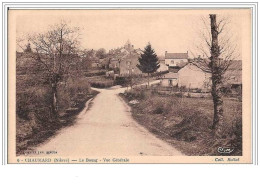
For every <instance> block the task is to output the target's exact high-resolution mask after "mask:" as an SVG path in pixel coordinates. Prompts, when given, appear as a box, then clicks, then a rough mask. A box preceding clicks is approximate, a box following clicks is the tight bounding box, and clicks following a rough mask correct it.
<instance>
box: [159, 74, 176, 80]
mask: <svg viewBox="0 0 260 191" xmlns="http://www.w3.org/2000/svg"><path fill="white" fill-rule="evenodd" d="M177 78H178V73H173V72H169V73H167V74H165V75H163V76H162V77H161V79H177Z"/></svg>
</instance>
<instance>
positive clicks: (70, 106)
mask: <svg viewBox="0 0 260 191" xmlns="http://www.w3.org/2000/svg"><path fill="white" fill-rule="evenodd" d="M18 77H19V76H18ZM22 81H23V80H21V79H19V81H18V82H19V83H21V82H22ZM30 81H31V80H30ZM23 89H24V88H22V89H21V86H19V88H17V94H16V99H17V101H16V103H17V104H16V105H17V108H16V119H17V120H16V153H17V155H20V154H23V153H24V151H26V150H30V149H31V148H33V147H35V146H37V145H38V144H40V143H42V142H44V141H46V140H47V139H49V138H50V137H52V136H54V135H55V134H56V133H57V131H58V130H60V129H61V128H64V127H66V126H68V125H71V124H73V122H74V121H75V118H76V116H77V114H78V113H79V112H80V111H82V109H83V108H84V106H85V103H86V102H87V101H88V100H89V99H91V98H93V97H94V96H95V95H97V93H98V92H97V91H94V90H91V89H90V86H89V84H88V82H87V80H86V79H84V78H81V79H74V80H69V81H68V82H67V83H66V84H64V83H61V84H60V85H59V87H58V106H59V108H58V116H57V117H54V116H53V115H52V113H51V110H50V95H51V94H50V87H49V86H30V87H29V88H28V86H27V88H26V89H25V90H23Z"/></svg>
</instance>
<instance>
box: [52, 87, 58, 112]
mask: <svg viewBox="0 0 260 191" xmlns="http://www.w3.org/2000/svg"><path fill="white" fill-rule="evenodd" d="M51 86H52V87H51V89H52V91H51V94H52V95H51V110H52V114H53V116H54V117H56V116H57V84H55V83H52V84H51Z"/></svg>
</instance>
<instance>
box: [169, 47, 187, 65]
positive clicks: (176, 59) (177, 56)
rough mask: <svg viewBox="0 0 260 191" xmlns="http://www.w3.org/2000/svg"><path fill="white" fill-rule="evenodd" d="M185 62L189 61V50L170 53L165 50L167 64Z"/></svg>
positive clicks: (181, 63)
mask: <svg viewBox="0 0 260 191" xmlns="http://www.w3.org/2000/svg"><path fill="white" fill-rule="evenodd" d="M184 63H188V51H187V53H168V52H167V51H165V64H166V65H167V66H169V67H171V66H178V65H183V64H184Z"/></svg>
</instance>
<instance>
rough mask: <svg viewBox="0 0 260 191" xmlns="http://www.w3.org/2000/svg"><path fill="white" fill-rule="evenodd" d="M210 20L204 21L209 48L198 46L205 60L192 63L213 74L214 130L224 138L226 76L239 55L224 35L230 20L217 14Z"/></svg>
mask: <svg viewBox="0 0 260 191" xmlns="http://www.w3.org/2000/svg"><path fill="white" fill-rule="evenodd" d="M209 18H210V24H207V21H206V20H205V19H202V21H203V23H204V26H206V30H205V31H206V32H203V33H202V38H203V40H204V43H205V44H206V47H207V48H205V46H203V45H199V46H197V49H198V50H199V51H200V52H201V53H202V54H203V58H201V57H198V58H195V59H192V60H191V63H192V64H194V65H196V66H197V67H198V68H200V69H201V70H203V71H204V72H207V73H210V74H211V82H212V85H211V94H212V98H213V104H214V117H213V125H212V128H213V129H215V134H216V136H217V137H219V138H222V137H223V132H224V128H225V127H224V124H223V123H224V117H223V112H224V110H223V95H222V87H223V82H224V74H225V72H226V71H227V69H228V68H229V66H230V65H231V64H232V61H233V60H234V59H235V58H236V57H237V56H238V55H237V54H236V45H235V44H234V43H233V42H231V41H232V40H231V39H232V38H231V37H230V35H229V34H228V32H226V33H223V32H224V31H225V30H226V26H227V25H228V24H229V21H228V19H227V18H220V19H219V20H217V15H216V14H210V15H209ZM208 26H210V28H209V27H208ZM221 35H222V36H221ZM205 57H206V58H205Z"/></svg>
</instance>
